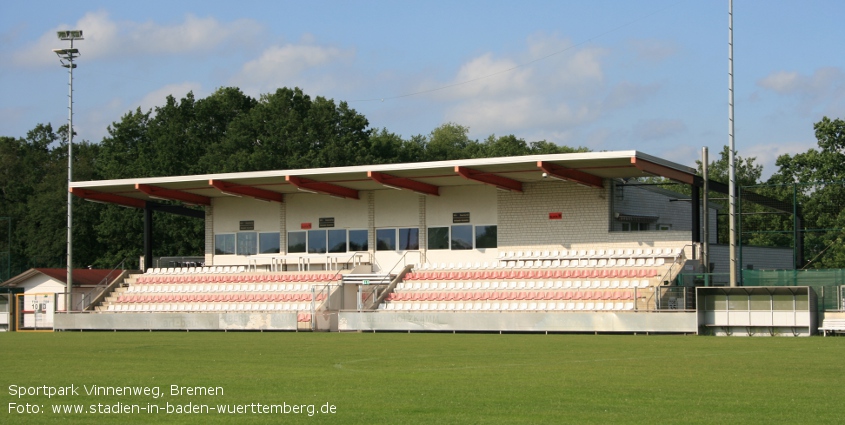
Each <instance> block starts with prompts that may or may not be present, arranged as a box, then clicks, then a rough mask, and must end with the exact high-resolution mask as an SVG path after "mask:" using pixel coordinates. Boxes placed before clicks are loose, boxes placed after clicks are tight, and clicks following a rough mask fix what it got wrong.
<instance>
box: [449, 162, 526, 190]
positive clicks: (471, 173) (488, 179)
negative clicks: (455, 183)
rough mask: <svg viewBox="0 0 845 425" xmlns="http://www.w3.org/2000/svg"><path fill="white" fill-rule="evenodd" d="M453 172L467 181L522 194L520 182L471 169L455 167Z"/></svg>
mask: <svg viewBox="0 0 845 425" xmlns="http://www.w3.org/2000/svg"><path fill="white" fill-rule="evenodd" d="M455 172H456V173H458V175H460V176H461V177H463V178H465V179H467V180H473V181H477V182H480V183H484V184H489V185H491V186H496V188H498V189H502V190H509V191H513V192H522V182H520V181H518V180H514V179H509V178H507V177H502V176H500V175H498V174H493V173H486V172H484V171H478V170H474V169H472V168H467V167H461V166H456V167H455Z"/></svg>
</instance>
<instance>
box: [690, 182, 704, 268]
mask: <svg viewBox="0 0 845 425" xmlns="http://www.w3.org/2000/svg"><path fill="white" fill-rule="evenodd" d="M690 188H691V189H692V196H690V198H692V211H691V212H692V217H691V221H692V243H693V245H696V244H698V243H700V242H701V199H700V196H699V194H698V186H696V185H694V184H691V185H690ZM692 252H693V255H695V249H693V250H692Z"/></svg>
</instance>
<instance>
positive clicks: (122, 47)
mask: <svg viewBox="0 0 845 425" xmlns="http://www.w3.org/2000/svg"><path fill="white" fill-rule="evenodd" d="M66 29H82V30H83V36H84V38H85V39H84V40H82V41H77V42H76V43H75V44H74V47H78V48H79V49H80V51H81V52H82V55H83V57H84V58H85V59H97V58H102V57H139V58H142V57H146V58H149V57H156V56H161V55H184V54H219V53H220V52H221V51H227V50H232V48H233V47H236V46H248V45H249V44H250V43H252V42H254V41H255V40H256V39H257V38H258V36H259V34H260V32H261V31H262V27H261V25H260V24H258V23H257V22H255V21H251V20H247V19H238V20H235V21H232V22H220V21H218V20H216V19H214V18H199V17H196V16H194V15H187V16H186V17H185V20H184V21H183V22H181V23H178V24H175V25H159V24H156V23H154V22H144V23H138V22H131V21H123V22H116V21H113V20H111V18H110V17H109V16H108V13H106V12H105V11H99V12H89V13H86V14H85V16H83V17H82V18H81V19H79V20H78V21H77V22H76V23H75V24H62V25H58V26H56V27H55V28H53V29H51V30H49V31H47V32H46V33H45V34H43V35H42V36H41V37H39V38H38V40H37V41H36V42H34V43H32V44H30V45H27V46H25V47H24V48H22V49H21V50H19V51H17V52H14V53H13V54H12V61H13V63H15V64H17V65H21V66H43V65H54V64H55V62H56V58H55V57H51V56H50V55H49V54H46V52H50V51H51V50H52V49H55V48H62V47H67V46H68V42H67V41H61V40H59V39H57V38H56V31H59V30H66Z"/></svg>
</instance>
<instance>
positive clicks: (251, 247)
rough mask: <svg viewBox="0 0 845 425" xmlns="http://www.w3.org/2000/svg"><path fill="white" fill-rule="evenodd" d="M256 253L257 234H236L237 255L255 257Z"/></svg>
mask: <svg viewBox="0 0 845 425" xmlns="http://www.w3.org/2000/svg"><path fill="white" fill-rule="evenodd" d="M257 253H258V234H257V233H255V232H239V233H238V255H255V254H257Z"/></svg>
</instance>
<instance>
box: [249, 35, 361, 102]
mask: <svg viewBox="0 0 845 425" xmlns="http://www.w3.org/2000/svg"><path fill="white" fill-rule="evenodd" d="M354 56H355V52H354V50H351V49H341V48H339V47H334V46H320V45H314V44H311V43H310V42H306V43H304V44H286V45H284V46H272V47H269V48H268V49H266V50H264V52H263V53H262V54H261V56H259V57H258V58H257V59H254V60H251V61H249V62H247V63H245V64H244V65H243V67H241V70H240V72H239V73H238V74H237V75H236V76H235V77H233V78H232V84H233V85H236V86H239V87H242V88H243V89H244V91H245V92H249V93H253V92H259V93H261V92H265V91H272V90H274V89H276V88H278V87H293V86H302V85H310V86H311V89H310V90H309V91H310V92H314V90H313V86H314V85H320V86H324V87H325V86H331V85H333V84H335V82H334V81H333V78H331V77H327V76H326V75H320V72H318V71H319V70H321V69H323V70H326V69H328V68H331V67H332V66H334V65H338V64H345V63H348V62H349V61H350V60H351V59H352V58H354ZM306 74H308V76H307V77H306ZM306 80H307V81H308V82H309V83H310V84H308V83H306V82H305V81H306Z"/></svg>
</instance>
